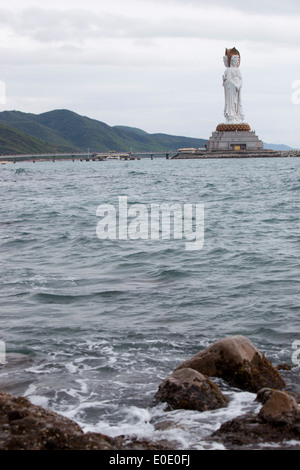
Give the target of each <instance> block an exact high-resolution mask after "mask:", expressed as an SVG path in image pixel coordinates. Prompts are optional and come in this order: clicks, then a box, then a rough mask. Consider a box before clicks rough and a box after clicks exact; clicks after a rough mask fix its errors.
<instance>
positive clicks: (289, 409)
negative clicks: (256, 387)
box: [256, 388, 300, 424]
mask: <svg viewBox="0 0 300 470" xmlns="http://www.w3.org/2000/svg"><path fill="white" fill-rule="evenodd" d="M256 400H257V401H259V402H261V403H263V406H262V408H261V410H260V412H259V417H260V418H261V419H263V420H264V421H266V422H271V423H274V424H276V423H284V424H293V423H294V422H295V421H296V420H297V419H298V418H300V407H299V405H298V404H297V402H296V400H295V399H294V398H293V397H292V396H291V395H290V394H289V393H288V392H282V391H281V390H272V389H270V388H263V389H262V390H260V391H259V392H258V394H257V397H256Z"/></svg>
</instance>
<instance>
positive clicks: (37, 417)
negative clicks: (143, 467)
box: [0, 336, 300, 451]
mask: <svg viewBox="0 0 300 470" xmlns="http://www.w3.org/2000/svg"><path fill="white" fill-rule="evenodd" d="M280 370H285V372H286V371H289V370H292V368H291V366H288V365H281V366H277V367H275V366H273V365H272V364H271V362H270V361H269V360H268V359H267V358H266V357H265V356H264V354H262V353H261V351H259V350H258V349H257V348H256V347H255V346H254V345H253V344H252V343H251V341H250V340H249V339H247V338H245V337H244V336H230V337H227V338H224V339H222V340H220V341H217V342H216V343H214V344H212V345H211V346H209V347H208V348H206V349H205V350H203V351H200V352H199V353H198V354H196V355H195V356H193V357H192V358H190V359H187V360H186V361H185V362H183V363H182V364H180V365H179V366H178V367H177V368H176V369H175V370H174V372H173V373H172V374H170V375H169V376H168V377H166V379H165V380H163V382H162V383H161V384H160V385H159V387H158V390H157V393H156V395H155V397H154V403H164V404H166V405H167V407H169V409H189V410H195V412H196V413H201V412H203V411H207V410H214V409H217V408H221V407H227V406H228V402H229V400H228V398H227V397H226V396H225V395H224V394H223V392H222V390H221V389H220V387H219V385H218V384H217V383H215V381H214V379H215V378H217V379H222V380H224V381H225V382H226V383H228V384H230V385H231V386H234V387H237V388H238V389H240V390H244V391H250V392H252V393H255V394H256V398H255V401H257V402H259V403H261V408H260V410H259V411H258V412H257V413H252V412H251V413H246V414H244V415H242V416H238V417H237V418H235V419H232V420H230V421H227V422H225V423H223V424H222V425H221V426H220V428H219V429H218V430H217V431H215V432H214V433H213V434H212V435H211V436H209V437H208V439H206V441H211V442H215V443H220V444H221V445H223V446H224V448H225V449H228V450H231V449H232V450H246V449H250V450H251V449H252V450H255V449H259V448H271V449H273V448H274V445H275V446H276V449H290V448H291V449H294V450H300V406H299V403H300V396H299V395H297V394H296V393H294V392H293V391H292V390H291V389H289V387H288V386H287V384H286V381H285V380H284V378H283V377H282V375H281V373H280ZM172 449H173V447H172V444H171V443H168V442H159V443H153V442H148V441H146V440H138V439H136V440H129V439H128V437H126V436H118V437H115V438H112V437H109V436H105V435H103V434H101V433H95V432H87V433H84V432H83V430H82V429H81V428H80V426H79V425H78V424H77V423H76V422H74V421H72V420H70V419H68V418H66V417H63V416H61V415H59V414H58V413H55V412H53V411H49V410H46V409H44V408H42V407H40V406H36V405H34V404H32V403H31V402H30V401H29V400H27V399H26V398H24V397H15V396H13V395H11V394H9V393H6V392H0V450H110V451H113V450H172ZM182 450H184V449H182Z"/></svg>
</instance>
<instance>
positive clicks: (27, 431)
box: [0, 392, 166, 450]
mask: <svg viewBox="0 0 300 470" xmlns="http://www.w3.org/2000/svg"><path fill="white" fill-rule="evenodd" d="M165 448H166V447H164V446H163V445H160V444H158V445H157V446H156V445H155V444H151V443H148V442H147V441H138V440H136V441H134V442H131V443H129V442H128V439H125V438H124V437H122V436H119V437H116V438H111V437H108V436H105V435H103V434H100V433H84V432H83V431H82V429H81V428H80V426H79V425H78V424H77V423H75V422H74V421H72V420H70V419H67V418H65V417H63V416H60V415H59V414H57V413H54V412H52V411H49V410H45V409H44V408H42V407H40V406H35V405H33V404H32V403H31V402H30V401H29V400H27V399H26V398H24V397H14V396H12V395H10V394H8V393H5V392H0V450H122V449H124V450H128V449H139V450H148V449H150V450H151V449H165Z"/></svg>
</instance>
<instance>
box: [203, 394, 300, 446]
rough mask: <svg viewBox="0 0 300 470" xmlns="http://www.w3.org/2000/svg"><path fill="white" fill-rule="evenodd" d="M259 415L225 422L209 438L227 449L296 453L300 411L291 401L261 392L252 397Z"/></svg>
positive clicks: (251, 414) (285, 397) (299, 441)
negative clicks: (291, 451)
mask: <svg viewBox="0 0 300 470" xmlns="http://www.w3.org/2000/svg"><path fill="white" fill-rule="evenodd" d="M256 400H257V401H259V402H261V403H263V405H262V407H261V409H260V411H259V412H258V413H257V414H255V413H246V414H245V415H242V416H239V417H237V418H235V419H232V420H230V421H227V422H225V423H223V424H222V426H221V427H220V428H219V430H217V431H216V432H214V433H213V434H212V436H211V438H212V439H213V440H214V441H215V440H219V441H221V442H222V443H223V444H224V445H225V447H226V448H228V449H249V448H250V449H253V448H256V449H257V448H260V447H261V448H264V449H266V448H268V447H269V448H274V444H275V445H276V448H281V449H288V448H293V449H300V407H299V406H298V405H297V403H296V401H295V400H294V398H293V397H291V396H290V395H289V393H287V392H283V391H280V390H271V389H267V388H265V389H263V390H261V391H260V392H259V393H258V394H257V397H256Z"/></svg>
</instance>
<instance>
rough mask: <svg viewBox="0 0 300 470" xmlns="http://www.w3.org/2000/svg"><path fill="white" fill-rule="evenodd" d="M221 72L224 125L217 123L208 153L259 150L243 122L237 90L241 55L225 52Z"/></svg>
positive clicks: (257, 143) (235, 50)
mask: <svg viewBox="0 0 300 470" xmlns="http://www.w3.org/2000/svg"><path fill="white" fill-rule="evenodd" d="M223 61H224V64H225V67H226V69H225V72H224V74H223V87H224V96H225V107H224V117H225V122H223V123H221V124H218V126H217V128H216V131H215V132H213V134H212V136H211V138H210V139H209V141H208V144H207V150H208V151H243V152H245V151H247V150H251V151H253V150H262V149H263V143H262V142H261V141H260V140H259V139H258V137H257V136H256V135H255V132H254V131H251V128H250V126H249V124H247V123H245V122H244V119H245V116H244V113H243V107H242V100H241V90H242V85H243V79H242V74H241V71H240V63H241V56H240V53H239V51H238V50H237V49H236V48H235V47H233V48H232V49H225V56H224V57H223Z"/></svg>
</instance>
